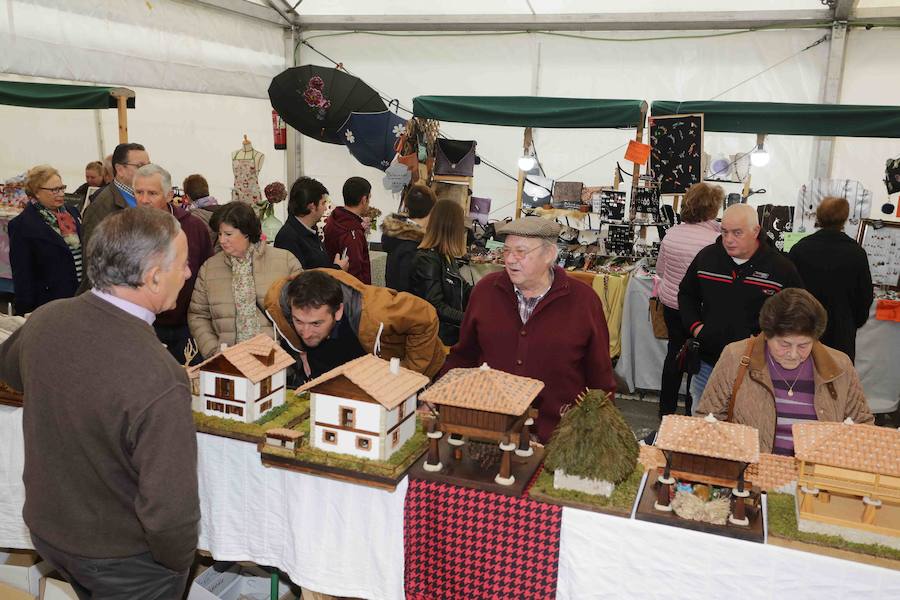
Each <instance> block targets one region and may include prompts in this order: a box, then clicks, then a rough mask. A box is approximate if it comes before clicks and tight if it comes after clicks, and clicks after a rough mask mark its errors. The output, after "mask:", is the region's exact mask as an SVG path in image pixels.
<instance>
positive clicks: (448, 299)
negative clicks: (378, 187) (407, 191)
mask: <svg viewBox="0 0 900 600" xmlns="http://www.w3.org/2000/svg"><path fill="white" fill-rule="evenodd" d="M465 253H466V225H465V218H464V215H463V209H462V206H460V205H459V204H458V203H457V202H455V201H453V200H446V199H445V200H438V201H437V203H435V205H434V208H432V209H431V215H430V216H429V217H428V225H427V227H426V228H425V236H424V238H423V239H422V243H421V244H419V249H418V250H416V255H415V256H414V257H413V262H412V270H411V272H410V278H409V283H410V288H411V290H412V293H414V294H415V295H416V296H418V297H420V298H423V299H425V300H427V301H428V302H429V303H430V304H431V305H432V306H434V308H435V310H436V311H437V315H438V319H439V320H440V329H439V332H438V335H439V336H440V338H441V341H442V342H443V343H444V345H445V346H452V345H453V344H455V343H456V342H457V341H459V326H460V325H461V324H462V320H463V315H464V312H465V310H466V304H467V303H468V301H469V292H470V291H471V290H472V287H471V286H470V285H469V284H468V282H466V281H465V280H463V278H462V275H460V273H459V264H458V262H457V261H458V259H459V258H461V257H462V256H463V255H464V254H465Z"/></svg>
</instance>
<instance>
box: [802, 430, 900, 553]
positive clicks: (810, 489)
mask: <svg viewBox="0 0 900 600" xmlns="http://www.w3.org/2000/svg"><path fill="white" fill-rule="evenodd" d="M792 430H793V433H794V455H795V456H796V458H797V460H798V462H799V463H800V472H799V476H798V479H797V485H798V489H797V505H798V506H797V512H798V519H797V522H798V525H799V528H800V530H801V531H812V532H817V533H825V534H831V535H839V536H841V537H844V538H846V539H849V540H852V541H858V542H861V543H879V544H884V545H886V546H891V547H893V548H898V549H900V431H898V430H897V429H889V428H887V427H876V426H874V425H854V424H852V423H846V422H845V423H825V422H810V423H798V424H795V425H794V426H793V427H792Z"/></svg>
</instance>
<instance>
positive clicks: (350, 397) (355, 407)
mask: <svg viewBox="0 0 900 600" xmlns="http://www.w3.org/2000/svg"><path fill="white" fill-rule="evenodd" d="M428 381H429V380H428V377H426V376H425V375H422V374H421V373H416V372H415V371H410V370H409V369H405V368H403V367H401V366H400V359H399V358H392V359H391V361H390V362H387V361H385V360H382V359H381V358H378V357H377V356H375V355H374V354H367V355H365V356H360V357H359V358H356V359H354V360H351V361H350V362H348V363H345V364H343V365H341V366H339V367H336V368H334V369H332V370H331V371H328V372H327V373H325V374H324V375H321V376H319V377H317V378H315V379H313V380H312V381H310V382H308V383H306V384H304V385H303V386H301V387H300V388H298V389H297V391H298V392H302V391H309V393H310V402H309V411H310V415H309V419H310V444H311V445H312V446H313V447H314V448H319V449H320V450H325V451H326V452H337V453H340V454H350V455H352V456H358V457H360V458H368V459H370V460H387V459H388V458H390V456H391V455H392V454H393V453H394V452H396V451H397V450H399V449H400V448H401V447H402V446H403V444H404V443H405V442H406V441H407V440H408V439H410V438H411V437H412V436H413V434H415V432H416V418H415V415H416V397H417V394H418V392H419V390H421V389H422V388H423V387H425V386H426V385H427V384H428Z"/></svg>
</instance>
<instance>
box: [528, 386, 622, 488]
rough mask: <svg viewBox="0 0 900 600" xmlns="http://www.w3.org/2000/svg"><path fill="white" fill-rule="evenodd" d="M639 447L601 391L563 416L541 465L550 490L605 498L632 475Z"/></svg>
mask: <svg viewBox="0 0 900 600" xmlns="http://www.w3.org/2000/svg"><path fill="white" fill-rule="evenodd" d="M637 458H638V444H637V441H635V439H634V434H633V433H632V432H631V428H630V427H629V426H628V423H626V422H625V419H624V418H623V417H622V413H620V412H619V409H617V408H616V406H615V405H614V404H613V403H612V400H610V398H609V396H608V395H607V394H606V393H605V392H603V391H601V390H592V391H588V392H585V393H584V394H582V395H581V396H579V397H578V399H577V400H575V404H574V405H572V406H571V407H569V409H568V410H567V411H566V412H565V414H563V416H562V419H561V420H560V422H559V426H558V427H557V428H556V432H554V434H553V438H552V439H551V440H550V443H549V444H547V455H546V457H545V459H544V465H545V467H546V468H547V469H550V470H552V471H553V487H554V488H556V489H560V490H573V491H577V492H582V493H585V494H592V495H595V496H606V497H609V496H610V495H611V494H612V493H613V490H615V488H616V485H617V484H619V483H621V482H622V481H624V480H625V479H627V478H628V476H629V475H631V474H632V473H633V472H634V467H635V465H636V464H637Z"/></svg>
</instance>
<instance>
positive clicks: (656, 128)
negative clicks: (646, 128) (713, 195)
mask: <svg viewBox="0 0 900 600" xmlns="http://www.w3.org/2000/svg"><path fill="white" fill-rule="evenodd" d="M650 145H651V146H652V147H653V150H652V151H651V152H650V174H651V175H652V176H653V179H654V180H655V181H658V182H659V193H660V194H663V195H665V194H683V193H685V192H686V191H687V190H688V188H689V187H691V186H692V185H694V184H695V183H697V182H699V181H700V179H701V177H702V176H703V170H702V165H701V163H702V161H703V115H699V114H698V115H671V116H665V117H652V118H651V119H650Z"/></svg>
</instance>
